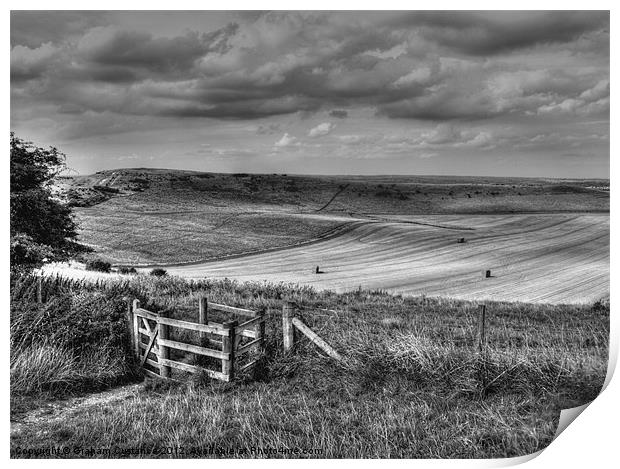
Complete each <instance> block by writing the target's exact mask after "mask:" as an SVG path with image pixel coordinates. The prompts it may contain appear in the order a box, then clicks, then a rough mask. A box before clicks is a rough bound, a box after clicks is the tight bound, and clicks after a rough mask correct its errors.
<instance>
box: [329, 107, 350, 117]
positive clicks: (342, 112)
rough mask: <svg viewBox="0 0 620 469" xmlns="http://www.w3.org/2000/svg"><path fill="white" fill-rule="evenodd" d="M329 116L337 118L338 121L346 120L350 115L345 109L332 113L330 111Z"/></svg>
mask: <svg viewBox="0 0 620 469" xmlns="http://www.w3.org/2000/svg"><path fill="white" fill-rule="evenodd" d="M329 116H330V117H336V118H338V119H346V118H347V117H349V113H348V112H347V111H345V110H344V109H332V110H331V111H329Z"/></svg>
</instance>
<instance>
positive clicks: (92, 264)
mask: <svg viewBox="0 0 620 469" xmlns="http://www.w3.org/2000/svg"><path fill="white" fill-rule="evenodd" d="M111 269H112V264H110V263H109V262H106V261H102V260H101V259H93V260H91V261H88V262H87V263H86V270H95V271H97V272H110V270H111Z"/></svg>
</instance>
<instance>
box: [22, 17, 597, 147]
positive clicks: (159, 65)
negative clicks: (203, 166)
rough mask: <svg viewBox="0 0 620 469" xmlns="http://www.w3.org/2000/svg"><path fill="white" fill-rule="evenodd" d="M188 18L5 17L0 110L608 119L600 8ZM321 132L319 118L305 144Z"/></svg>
mask: <svg viewBox="0 0 620 469" xmlns="http://www.w3.org/2000/svg"><path fill="white" fill-rule="evenodd" d="M146 14H147V13H144V15H146ZM201 14H204V15H205V24H207V23H208V24H209V27H205V28H202V29H201V28H198V27H197V26H195V24H197V23H198V22H196V23H192V24H193V25H194V26H193V28H188V27H186V26H185V23H186V22H184V21H181V20H180V19H178V18H176V15H180V13H175V12H161V13H148V15H152V16H151V17H154V16H157V15H162V17H165V18H166V21H165V22H163V21H161V20H160V22H159V23H158V24H165V25H166V26H168V23H170V24H171V25H172V24H174V23H175V22H177V23H178V27H177V28H176V29H174V28H171V29H169V30H168V29H167V30H166V31H165V32H162V31H158V30H156V29H155V28H154V27H152V28H151V30H149V28H148V27H145V24H144V23H143V24H141V25H140V27H138V26H137V25H135V26H134V24H133V19H139V18H140V17H139V16H132V17H131V18H130V17H129V16H127V17H125V16H124V15H129V13H123V12H108V13H105V14H103V13H102V14H98V13H97V12H58V11H57V12H44V13H43V12H40V13H28V12H12V13H11V44H12V49H11V77H12V82H11V100H12V108H14V109H15V110H13V109H12V112H13V113H14V115H15V116H18V115H26V114H35V115H36V114H39V113H42V112H43V113H46V117H47V118H49V119H51V120H57V119H60V120H63V119H66V120H67V123H69V122H73V123H76V125H77V121H78V119H77V118H73V117H75V116H79V115H80V114H81V115H83V116H87V117H85V118H88V119H93V118H94V117H93V115H94V114H97V113H106V116H107V115H109V114H111V115H118V116H124V117H136V116H141V117H145V118H153V119H155V118H158V117H165V118H182V119H187V120H195V121H197V120H199V119H218V120H247V119H262V118H269V117H272V116H278V115H287V114H290V115H293V114H296V115H297V116H305V117H309V116H315V115H317V113H319V112H320V113H323V114H322V115H325V114H327V115H329V118H333V119H345V118H349V119H353V117H349V116H350V115H352V116H357V115H358V113H357V110H359V109H365V110H367V109H369V110H371V111H370V112H369V114H372V113H373V112H376V116H377V117H378V118H388V119H399V120H400V119H406V120H412V121H422V120H424V121H431V122H433V123H434V124H439V123H445V122H448V121H450V122H453V123H455V125H456V126H457V127H459V126H462V125H463V123H474V125H477V124H475V122H485V121H488V120H490V119H506V120H508V119H511V120H516V121H518V122H523V120H524V119H530V118H536V119H540V120H541V121H544V120H545V119H568V118H570V117H571V116H573V117H574V116H580V117H596V118H601V119H607V118H608V114H609V12H563V11H555V12H544V11H536V12H524V11H519V12H510V11H501V12H453V11H444V12H430V11H428V12H427V11H419V12H405V13H403V12H299V11H297V12H266V13H263V12H261V13H252V14H236V15H233V16H228V17H226V19H225V20H224V19H223V20H222V21H221V22H217V21H212V22H210V23H209V22H207V21H206V20H208V19H209V18H211V17H212V16H213V15H212V14H211V13H196V14H195V15H201ZM132 15H138V14H137V13H132ZM119 18H125V20H124V21H120V20H119ZM145 18H146V16H145ZM179 18H180V17H179ZM168 19H169V21H168ZM46 21H47V22H48V23H49V25H48V24H47V23H46ZM145 23H147V24H148V21H146V20H145ZM345 109H346V110H345ZM354 110H355V112H353V111H354ZM67 116H73V117H72V118H71V119H69V117H67ZM377 117H374V116H372V115H371V118H377ZM120 121H122V120H121V119H119V122H120ZM261 125H267V124H264V123H263V124H261ZM248 128H249V127H248ZM459 128H460V127H459ZM333 129H334V124H333V123H328V122H326V123H322V124H320V125H319V126H317V127H315V128H314V129H312V130H310V133H309V135H310V136H311V137H319V136H323V135H327V134H329V133H330V132H332V131H333ZM93 131H95V127H93ZM456 131H458V130H456ZM280 132H281V129H280V128H277V129H276V128H273V129H270V128H269V127H260V126H259V127H257V128H256V133H258V134H267V135H269V134H276V133H278V134H279V133H280ZM442 132H447V130H443V131H442ZM466 137H469V140H472V139H473V138H474V137H475V136H471V135H466ZM429 138H430V139H433V138H435V139H441V138H442V136H441V135H439V134H438V135H436V136H435V137H429ZM443 138H450V136H449V135H444V136H443ZM452 138H455V139H456V140H455V141H458V138H457V136H452ZM463 138H465V137H463V136H461V140H462V139H463ZM482 139H483V137H480V141H482ZM448 143H449V142H446V143H444V144H448ZM461 143H463V142H462V141H461ZM429 144H431V143H429ZM434 144H435V145H440V143H434Z"/></svg>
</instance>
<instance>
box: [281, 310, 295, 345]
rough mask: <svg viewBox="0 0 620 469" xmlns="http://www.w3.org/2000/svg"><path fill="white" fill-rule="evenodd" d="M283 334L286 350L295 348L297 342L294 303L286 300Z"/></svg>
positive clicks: (283, 312) (283, 311)
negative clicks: (294, 325) (294, 326)
mask: <svg viewBox="0 0 620 469" xmlns="http://www.w3.org/2000/svg"><path fill="white" fill-rule="evenodd" d="M282 334H283V339H284V351H285V352H288V351H289V350H292V349H293V345H294V344H295V329H294V328H293V303H292V302H291V301H285V302H284V305H283V306H282Z"/></svg>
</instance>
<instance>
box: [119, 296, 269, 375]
mask: <svg viewBox="0 0 620 469" xmlns="http://www.w3.org/2000/svg"><path fill="white" fill-rule="evenodd" d="M199 304H200V309H199V318H198V320H199V322H197V323H195V322H190V321H183V320H180V319H174V318H171V317H168V315H167V312H165V311H163V312H159V313H154V312H152V311H149V310H147V309H144V308H142V307H141V306H140V301H139V300H134V301H133V303H132V305H131V316H132V320H133V330H132V336H133V345H134V352H135V354H136V357H137V358H138V360H139V362H140V366H142V368H143V369H144V371H145V373H146V374H147V375H148V376H151V377H157V378H164V379H172V376H171V375H172V369H173V368H174V369H177V370H181V371H185V372H189V373H205V374H206V375H208V376H209V377H211V378H214V379H218V380H221V381H227V382H228V381H231V380H232V379H233V378H234V376H235V374H236V373H239V372H243V371H246V370H248V369H251V368H252V367H254V366H255V365H256V364H257V363H258V361H259V360H260V358H261V356H262V355H263V353H264V347H265V318H264V316H263V314H262V313H258V312H256V311H252V310H249V309H243V308H235V307H232V306H228V305H221V304H217V303H212V302H209V301H208V300H207V299H206V298H201V299H200V303H199ZM209 310H218V311H222V312H225V313H229V314H234V315H237V316H245V317H250V319H249V320H246V321H245V322H242V323H241V324H239V322H238V321H237V320H231V321H226V322H224V323H217V322H211V321H208V320H207V313H208V311H209ZM172 329H181V330H189V331H195V332H199V334H200V335H199V337H200V345H195V344H190V343H185V342H183V341H181V340H173V339H171V338H170V337H171V330H172ZM214 336H215V338H214ZM144 337H146V342H144V341H143V340H142V339H143V338H144ZM247 338H249V339H252V340H250V341H248V342H246V343H242V342H243V340H244V339H247ZM213 346H215V347H217V348H212V347H213ZM220 347H221V349H220ZM171 350H179V351H182V352H186V353H189V354H194V355H197V356H198V357H197V358H198V360H199V361H200V359H202V357H210V358H212V359H216V360H219V361H220V362H221V370H220V371H216V370H213V369H209V368H206V367H205V366H201V365H194V364H190V363H184V362H182V361H179V360H178V359H177V360H173V359H171V358H170V351H171ZM250 352H254V353H253V356H251V357H250V361H249V362H248V363H245V364H243V365H241V366H240V367H239V369H238V370H236V366H235V365H236V362H238V361H239V358H240V357H241V356H242V355H245V354H247V353H250ZM203 360H204V359H203ZM147 365H148V366H150V367H152V368H153V369H154V370H150V369H148V368H146V366H147Z"/></svg>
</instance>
